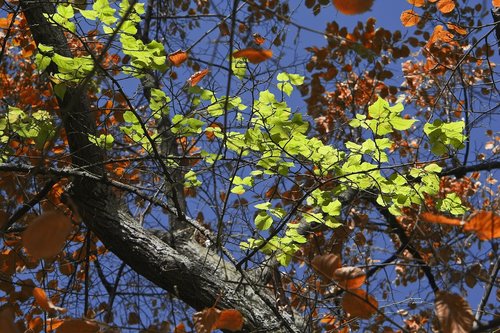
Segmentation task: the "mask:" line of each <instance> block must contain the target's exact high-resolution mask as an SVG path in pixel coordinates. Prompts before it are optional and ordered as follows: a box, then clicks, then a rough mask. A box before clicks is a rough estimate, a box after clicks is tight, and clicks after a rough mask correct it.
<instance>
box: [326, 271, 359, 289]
mask: <svg viewBox="0 0 500 333" xmlns="http://www.w3.org/2000/svg"><path fill="white" fill-rule="evenodd" d="M333 279H334V280H335V281H337V283H338V285H339V286H340V287H341V288H344V289H347V290H350V289H358V288H359V287H361V286H362V285H363V283H365V280H366V273H365V271H364V270H362V269H361V268H359V267H342V268H339V269H337V270H335V272H333Z"/></svg>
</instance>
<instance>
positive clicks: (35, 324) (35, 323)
mask: <svg viewBox="0 0 500 333" xmlns="http://www.w3.org/2000/svg"><path fill="white" fill-rule="evenodd" d="M42 327H43V319H42V318H40V317H34V318H31V320H30V321H29V323H28V328H29V329H30V330H31V331H32V332H40V331H41V330H42Z"/></svg>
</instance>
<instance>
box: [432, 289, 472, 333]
mask: <svg viewBox="0 0 500 333" xmlns="http://www.w3.org/2000/svg"><path fill="white" fill-rule="evenodd" d="M435 308H436V315H437V318H438V319H439V323H440V325H441V331H442V332H443V333H467V332H470V331H471V330H472V324H473V323H474V316H473V314H472V310H471V308H470V306H469V304H468V303H467V301H466V300H465V299H463V298H462V296H460V295H456V294H451V293H448V292H445V291H439V292H438V293H437V294H436V301H435Z"/></svg>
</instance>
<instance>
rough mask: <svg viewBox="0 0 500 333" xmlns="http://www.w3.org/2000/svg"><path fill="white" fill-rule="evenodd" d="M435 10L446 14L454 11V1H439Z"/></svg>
mask: <svg viewBox="0 0 500 333" xmlns="http://www.w3.org/2000/svg"><path fill="white" fill-rule="evenodd" d="M436 6H437V9H438V10H439V11H440V12H441V13H443V14H448V13H450V12H452V11H453V9H455V1H454V0H439V1H438V2H437V4H436Z"/></svg>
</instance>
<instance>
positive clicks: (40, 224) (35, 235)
mask: <svg viewBox="0 0 500 333" xmlns="http://www.w3.org/2000/svg"><path fill="white" fill-rule="evenodd" d="M71 229H72V225H71V222H70V220H69V219H68V217H66V216H65V215H63V214H61V213H59V212H55V211H54V212H48V213H44V214H42V215H40V216H38V217H37V218H36V219H34V220H33V221H31V223H30V224H29V226H28V228H27V229H26V230H25V231H24V232H23V236H22V239H23V246H24V247H25V248H26V250H27V251H28V253H29V254H30V255H31V256H33V257H34V258H36V259H40V258H44V259H45V258H50V257H53V256H55V255H56V254H58V253H59V252H60V251H61V249H62V247H63V246H64V243H65V241H66V237H68V236H69V234H70V233H71Z"/></svg>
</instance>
